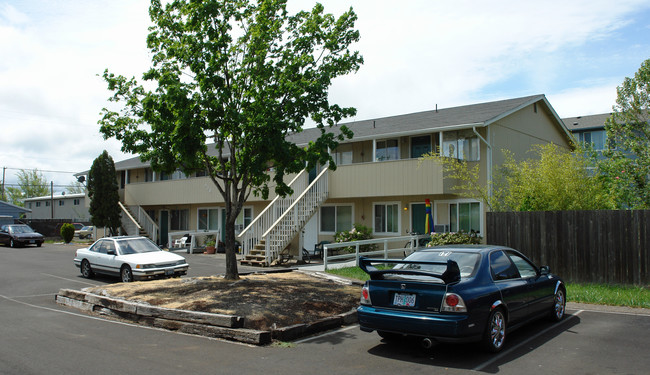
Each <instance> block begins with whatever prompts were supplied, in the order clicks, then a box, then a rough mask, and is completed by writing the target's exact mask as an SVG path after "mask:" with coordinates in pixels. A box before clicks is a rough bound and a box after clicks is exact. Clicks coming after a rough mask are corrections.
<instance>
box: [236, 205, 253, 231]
mask: <svg viewBox="0 0 650 375" xmlns="http://www.w3.org/2000/svg"><path fill="white" fill-rule="evenodd" d="M252 221H253V209H252V208H250V207H244V208H242V210H241V212H240V213H239V216H237V220H235V233H236V234H239V233H241V231H243V230H244V229H246V227H247V226H249V225H250V223H251V222H252Z"/></svg>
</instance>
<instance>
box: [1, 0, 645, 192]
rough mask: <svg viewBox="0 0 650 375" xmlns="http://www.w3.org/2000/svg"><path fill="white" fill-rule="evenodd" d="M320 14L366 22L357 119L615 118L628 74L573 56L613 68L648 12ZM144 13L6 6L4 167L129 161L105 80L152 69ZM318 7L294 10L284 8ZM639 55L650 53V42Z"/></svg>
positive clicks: (478, 5)
mask: <svg viewBox="0 0 650 375" xmlns="http://www.w3.org/2000/svg"><path fill="white" fill-rule="evenodd" d="M323 3H324V5H325V10H326V11H327V12H332V13H334V14H336V15H338V14H341V12H343V11H345V10H347V9H348V8H349V6H350V5H352V6H353V7H354V9H355V11H356V12H357V14H358V16H359V20H358V22H357V27H358V29H359V30H360V32H361V41H360V42H359V43H358V44H357V45H356V46H355V47H354V48H355V49H358V50H359V51H360V52H361V53H362V55H363V56H364V58H365V64H364V65H363V66H362V67H361V70H360V71H359V72H358V73H357V74H355V75H351V76H348V77H341V78H339V79H337V80H336V82H335V85H334V86H333V87H332V89H331V92H330V93H331V98H332V101H334V102H336V103H339V104H341V105H345V106H354V107H356V108H357V109H358V115H357V119H367V118H373V117H378V116H388V115H394V114H402V113H409V112H415V111H420V110H428V109H431V108H434V107H435V106H436V104H438V105H439V107H440V108H444V107H450V106H455V105H463V104H469V103H473V102H479V101H487V100H492V99H498V98H507V97H516V96H523V95H530V94H542V93H543V94H547V96H548V97H549V100H550V102H551V104H552V105H553V106H554V107H555V108H556V110H557V112H558V114H559V115H560V116H574V115H580V114H590V113H599V112H607V111H610V110H611V105H612V104H613V99H614V98H615V94H616V93H615V87H616V85H618V84H620V82H622V79H623V77H624V75H622V74H621V73H620V72H619V71H614V70H612V71H606V72H605V70H606V69H607V66H603V67H602V68H601V70H602V72H599V74H601V75H599V76H598V77H589V76H586V75H584V74H585V73H584V72H581V71H579V69H578V70H576V71H573V69H576V66H578V68H580V64H577V63H576V58H577V57H579V59H580V60H581V61H585V62H586V64H585V65H584V66H583V68H589V69H590V70H594V71H595V69H596V68H594V67H593V66H588V65H589V62H590V61H592V62H593V61H596V63H593V65H598V66H600V65H604V64H603V60H604V59H605V58H606V57H607V55H606V54H602V53H601V55H599V56H598V57H597V58H596V57H594V56H593V54H592V53H593V51H591V50H590V49H589V47H590V46H592V45H593V44H594V43H597V42H602V43H604V44H605V45H607V43H609V42H611V41H613V40H615V41H616V43H619V42H620V35H619V33H621V32H622V30H623V29H624V28H625V27H626V26H628V25H630V23H632V22H635V18H634V17H637V14H647V13H643V12H648V8H649V4H646V3H647V1H640V0H639V1H632V0H630V1H617V2H616V3H615V4H613V3H612V2H611V1H609V0H607V1H605V0H597V1H557V0H556V1H547V2H543V3H539V2H536V3H531V2H524V1H491V2H476V1H430V0H410V1H404V2H394V1H388V0H375V1H368V0H327V1H323ZM148 4H149V2H148V1H147V0H113V1H109V0H93V1H85V2H78V1H69V0H52V1H45V0H21V1H20V2H10V3H6V2H3V0H0V56H2V59H0V82H1V84H0V134H1V136H0V167H2V166H9V167H23V168H33V167H38V168H40V169H49V170H71V171H83V170H86V169H88V168H89V167H90V165H91V163H92V160H93V159H94V158H96V157H97V156H98V155H99V154H100V153H101V152H102V150H104V149H106V150H107V151H108V152H109V153H110V154H111V155H112V156H113V158H114V159H115V160H116V161H119V160H122V159H123V158H125V157H126V156H125V155H123V154H122V153H121V152H120V151H119V143H118V142H117V141H115V140H109V141H104V140H103V139H102V137H101V136H100V135H99V133H98V128H99V126H98V125H97V121H98V120H99V112H100V110H101V108H102V107H104V106H106V105H107V102H106V99H107V98H108V96H109V94H110V93H109V92H108V91H107V89H106V85H105V84H104V82H103V81H102V79H101V78H99V77H97V76H96V75H97V74H101V73H102V72H103V71H104V69H105V68H109V69H110V70H111V71H112V72H115V73H119V74H123V75H125V76H129V77H130V76H136V78H140V76H141V73H142V72H144V71H145V70H146V69H147V68H148V67H149V65H150V64H149V62H150V60H149V56H148V51H147V49H146V48H145V39H146V35H147V27H148V25H149V22H150V21H149V17H148V14H147V11H148ZM313 4H314V1H311V0H310V1H305V0H289V10H290V11H291V12H295V11H297V10H299V9H307V8H309V7H311V6H312V5H313ZM636 21H637V22H639V20H636ZM643 22H645V21H643ZM645 27H646V29H647V25H646V26H645ZM611 43H614V42H611ZM642 43H643V42H642ZM630 48H632V47H630ZM635 48H636V49H637V50H640V51H643V50H644V49H645V51H646V53H647V51H648V44H647V43H646V44H642V45H640V46H637V47H635ZM615 53H616V52H615V51H613V52H612V54H615ZM619 53H620V52H619ZM603 56H605V57H603ZM626 58H629V57H626V56H625V54H622V55H620V56H616V59H617V61H619V62H620V61H622V60H624V59H626ZM635 58H636V57H635ZM569 62H571V63H569ZM640 62H641V61H637V62H635V63H634V65H635V66H637V67H638V65H639V64H640ZM617 65H620V64H617ZM570 69H571V70H570ZM585 70H586V69H585ZM632 73H633V72H632ZM625 74H628V75H629V74H631V73H630V72H625ZM583 76H584V77H583ZM567 77H575V79H572V80H571V82H567ZM57 178H59V177H57ZM61 178H66V180H65V181H62V183H67V182H68V180H67V179H68V178H71V177H67V176H62V177H61Z"/></svg>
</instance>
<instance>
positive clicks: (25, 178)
mask: <svg viewBox="0 0 650 375" xmlns="http://www.w3.org/2000/svg"><path fill="white" fill-rule="evenodd" d="M16 176H17V177H18V187H13V186H9V187H7V188H6V192H7V199H8V202H10V203H12V204H15V205H17V206H21V207H22V206H23V205H24V204H25V202H24V201H25V199H26V198H34V197H42V196H45V195H49V194H50V189H49V187H50V184H49V183H48V182H47V180H46V179H45V177H44V176H43V173H41V172H39V171H38V169H21V170H20V171H18V173H17V174H16Z"/></svg>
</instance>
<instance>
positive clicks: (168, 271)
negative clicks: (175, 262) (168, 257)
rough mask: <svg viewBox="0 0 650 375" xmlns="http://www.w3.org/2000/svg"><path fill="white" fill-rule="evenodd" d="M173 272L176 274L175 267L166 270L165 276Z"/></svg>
mask: <svg viewBox="0 0 650 375" xmlns="http://www.w3.org/2000/svg"><path fill="white" fill-rule="evenodd" d="M173 274H174V269H173V268H172V269H169V270H165V276H169V275H173Z"/></svg>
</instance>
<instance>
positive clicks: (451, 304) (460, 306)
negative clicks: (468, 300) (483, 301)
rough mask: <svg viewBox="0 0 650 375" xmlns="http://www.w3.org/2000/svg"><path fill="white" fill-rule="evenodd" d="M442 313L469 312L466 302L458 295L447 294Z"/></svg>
mask: <svg viewBox="0 0 650 375" xmlns="http://www.w3.org/2000/svg"><path fill="white" fill-rule="evenodd" d="M441 310H442V311H446V312H467V307H466V306H465V301H463V299H462V298H461V296H459V295H458V294H456V293H447V294H445V298H444V299H443V302H442V309H441Z"/></svg>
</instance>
